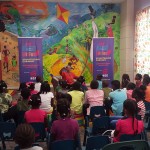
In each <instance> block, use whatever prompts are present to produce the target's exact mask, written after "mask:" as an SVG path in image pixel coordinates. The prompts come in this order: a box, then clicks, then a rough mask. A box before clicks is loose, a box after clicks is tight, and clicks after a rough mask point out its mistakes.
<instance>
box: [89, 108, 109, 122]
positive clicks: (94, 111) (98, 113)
mask: <svg viewBox="0 0 150 150" xmlns="http://www.w3.org/2000/svg"><path fill="white" fill-rule="evenodd" d="M102 116H106V113H105V108H104V106H93V107H91V109H90V119H93V118H97V117H102Z"/></svg>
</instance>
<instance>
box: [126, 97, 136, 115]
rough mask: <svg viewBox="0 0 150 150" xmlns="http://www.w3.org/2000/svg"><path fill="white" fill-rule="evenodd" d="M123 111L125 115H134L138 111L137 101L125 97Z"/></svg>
mask: <svg viewBox="0 0 150 150" xmlns="http://www.w3.org/2000/svg"><path fill="white" fill-rule="evenodd" d="M123 112H124V113H125V115H127V116H128V117H129V116H132V117H135V115H136V114H137V112H138V107H137V103H136V102H135V101H133V100H131V99H127V100H125V101H124V103H123Z"/></svg>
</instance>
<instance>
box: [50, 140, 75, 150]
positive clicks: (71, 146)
mask: <svg viewBox="0 0 150 150" xmlns="http://www.w3.org/2000/svg"><path fill="white" fill-rule="evenodd" d="M59 149H60V150H61V149H62V150H75V149H76V144H75V141H74V140H62V141H55V142H53V143H52V145H51V150H59Z"/></svg>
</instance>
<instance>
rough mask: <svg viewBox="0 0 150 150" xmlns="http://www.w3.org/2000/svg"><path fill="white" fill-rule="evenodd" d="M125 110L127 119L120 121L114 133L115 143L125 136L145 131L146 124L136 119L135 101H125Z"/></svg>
mask: <svg viewBox="0 0 150 150" xmlns="http://www.w3.org/2000/svg"><path fill="white" fill-rule="evenodd" d="M123 110H124V113H125V117H124V118H123V119H120V120H118V122H117V124H116V129H115V132H114V139H113V141H114V142H119V141H120V136H121V135H123V134H131V135H134V134H140V133H141V132H142V131H143V130H144V124H143V122H142V121H141V120H137V119H136V114H137V104H136V102H135V101H133V100H130V99H127V100H125V101H124V104H123Z"/></svg>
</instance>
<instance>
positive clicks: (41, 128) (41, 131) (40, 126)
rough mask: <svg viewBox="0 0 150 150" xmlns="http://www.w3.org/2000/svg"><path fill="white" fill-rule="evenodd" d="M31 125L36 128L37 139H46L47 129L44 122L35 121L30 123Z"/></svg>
mask: <svg viewBox="0 0 150 150" xmlns="http://www.w3.org/2000/svg"><path fill="white" fill-rule="evenodd" d="M30 124H31V126H32V127H33V128H34V130H35V141H38V142H40V141H46V140H45V139H46V130H45V125H44V123H42V122H34V123H30Z"/></svg>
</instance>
